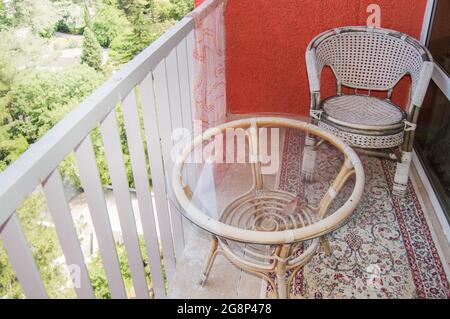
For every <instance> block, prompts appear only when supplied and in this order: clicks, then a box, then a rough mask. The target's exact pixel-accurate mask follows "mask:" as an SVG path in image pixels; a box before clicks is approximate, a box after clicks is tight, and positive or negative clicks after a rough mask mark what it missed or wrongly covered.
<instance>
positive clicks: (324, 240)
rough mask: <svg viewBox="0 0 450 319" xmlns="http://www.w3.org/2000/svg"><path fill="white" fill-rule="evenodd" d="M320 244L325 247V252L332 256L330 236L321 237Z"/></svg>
mask: <svg viewBox="0 0 450 319" xmlns="http://www.w3.org/2000/svg"><path fill="white" fill-rule="evenodd" d="M320 245H321V246H322V249H323V252H324V253H325V255H327V256H331V248H330V243H329V242H328V238H326V237H325V236H323V237H321V238H320Z"/></svg>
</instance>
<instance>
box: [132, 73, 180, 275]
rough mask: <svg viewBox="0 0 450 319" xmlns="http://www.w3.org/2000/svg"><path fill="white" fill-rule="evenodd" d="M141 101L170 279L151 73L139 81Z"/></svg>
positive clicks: (168, 235) (169, 240)
mask: <svg viewBox="0 0 450 319" xmlns="http://www.w3.org/2000/svg"><path fill="white" fill-rule="evenodd" d="M139 93H140V95H141V101H142V117H143V119H144V131H145V136H146V142H147V150H148V155H149V162H150V169H151V174H152V186H153V193H154V194H155V206H156V216H157V218H158V227H159V233H160V236H161V245H162V251H163V255H164V266H165V270H166V275H167V279H168V280H169V282H170V281H171V279H172V277H173V274H174V272H175V255H174V250H173V244H172V230H171V227H170V217H169V207H168V203H167V194H166V185H165V183H166V180H165V176H164V166H163V162H162V161H163V157H162V151H161V144H160V137H159V130H158V121H157V115H156V106H155V97H154V95H153V79H152V74H148V75H147V76H146V77H145V79H144V80H143V81H142V82H141V83H140V85H139Z"/></svg>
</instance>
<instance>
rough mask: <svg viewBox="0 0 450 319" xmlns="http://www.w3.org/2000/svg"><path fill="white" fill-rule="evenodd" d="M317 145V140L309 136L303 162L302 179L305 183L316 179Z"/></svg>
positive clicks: (307, 136)
mask: <svg viewBox="0 0 450 319" xmlns="http://www.w3.org/2000/svg"><path fill="white" fill-rule="evenodd" d="M315 145H316V139H315V138H314V137H313V136H312V135H310V134H307V135H306V140H305V149H304V153H303V162H302V178H303V179H304V180H305V181H312V180H313V177H314V167H315V164H316V157H317V150H316V147H315Z"/></svg>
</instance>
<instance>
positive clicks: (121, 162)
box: [0, 16, 450, 299]
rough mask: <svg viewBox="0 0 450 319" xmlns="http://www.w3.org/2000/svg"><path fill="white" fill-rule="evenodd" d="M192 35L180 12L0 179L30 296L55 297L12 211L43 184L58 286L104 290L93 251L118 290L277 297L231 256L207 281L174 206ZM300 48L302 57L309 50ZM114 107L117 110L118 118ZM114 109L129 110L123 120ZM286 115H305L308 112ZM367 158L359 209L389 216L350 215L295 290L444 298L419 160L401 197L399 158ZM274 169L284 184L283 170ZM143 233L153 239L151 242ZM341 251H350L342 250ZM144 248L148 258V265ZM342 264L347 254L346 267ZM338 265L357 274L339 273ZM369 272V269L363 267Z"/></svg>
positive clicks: (435, 226) (439, 248) (10, 244)
mask: <svg viewBox="0 0 450 319" xmlns="http://www.w3.org/2000/svg"><path fill="white" fill-rule="evenodd" d="M194 32H195V20H194V18H193V17H192V16H188V17H185V18H183V19H182V20H181V21H179V22H178V23H177V24H176V25H175V26H174V27H172V28H171V29H170V30H169V31H167V32H166V33H165V34H164V35H163V36H162V37H161V38H159V39H158V40H156V41H155V42H153V43H152V44H151V45H150V46H149V47H148V48H146V49H145V50H144V51H143V52H142V53H141V54H139V55H138V56H137V57H136V58H135V59H134V60H132V61H131V62H130V63H128V64H127V65H126V66H125V67H124V68H123V69H121V70H120V71H119V72H117V73H116V74H114V76H113V77H112V78H111V79H110V80H109V81H108V82H106V83H105V84H104V85H103V86H101V87H100V88H99V89H98V90H96V91H95V92H94V93H93V94H92V95H91V96H90V97H89V98H87V99H86V100H85V101H84V102H83V103H82V104H80V105H79V106H78V107H77V108H76V109H75V110H74V111H72V112H71V113H69V114H68V115H67V116H66V117H65V118H64V119H63V120H62V121H61V122H59V123H58V124H57V125H56V126H55V127H53V128H52V129H51V130H50V131H49V132H48V133H47V134H46V135H45V136H44V137H43V138H41V139H40V140H39V141H38V142H37V143H35V144H34V145H32V146H31V147H30V148H29V149H28V150H27V151H26V152H25V153H24V154H23V155H22V156H21V157H20V158H19V159H18V160H17V161H15V162H14V163H13V164H12V165H10V167H8V168H7V169H6V170H5V171H4V172H3V173H2V174H1V175H0V207H1V209H0V239H1V241H2V243H3V246H4V248H5V251H6V252H7V255H8V257H9V261H10V265H11V266H12V268H13V270H14V273H15V275H16V277H17V280H18V281H19V283H20V285H21V288H22V291H23V295H24V296H25V297H26V298H47V297H49V295H50V294H49V292H48V288H47V287H45V286H44V284H43V280H42V273H41V270H40V269H38V267H37V266H36V262H35V258H36V256H34V255H33V254H34V252H33V242H29V241H28V240H27V238H26V236H25V234H24V230H23V228H24V225H21V222H20V219H19V218H18V214H17V213H16V211H17V210H18V209H23V208H21V205H22V203H23V202H24V201H25V200H26V199H27V198H29V197H30V196H33V195H34V194H36V193H43V194H44V198H45V202H46V206H47V208H48V212H44V214H43V216H42V223H48V225H49V227H50V228H52V229H54V231H55V232H56V234H57V237H58V240H59V244H60V246H61V249H62V252H63V254H64V257H63V258H60V259H59V261H58V262H59V263H61V264H64V265H65V266H64V267H63V269H64V271H65V272H66V273H67V274H66V276H67V278H68V279H67V282H65V283H62V284H61V285H62V286H61V289H65V287H66V286H67V287H68V286H70V287H72V288H71V289H73V290H74V291H75V294H76V297H78V298H94V297H95V293H94V290H93V285H92V282H91V277H92V274H90V273H89V269H88V267H87V266H86V265H87V261H88V260H89V259H90V258H91V256H90V254H91V253H92V251H96V252H99V254H100V255H101V263H102V265H103V268H104V271H105V274H106V279H107V282H108V286H109V292H110V294H111V297H112V298H142V299H147V298H167V297H169V298H227V299H229V298H266V297H269V298H270V297H271V296H272V289H271V288H270V285H268V283H267V281H266V280H263V279H261V278H259V277H256V276H254V275H252V274H250V273H247V272H245V271H242V270H239V269H238V268H236V267H234V266H233V265H232V264H231V263H230V262H229V261H228V260H227V259H225V258H224V257H223V256H219V257H218V259H217V260H216V263H215V264H214V268H213V270H212V272H211V275H210V278H209V280H208V282H207V283H206V285H204V286H203V287H202V286H200V284H199V279H200V270H201V269H202V267H203V264H204V262H205V259H206V257H207V254H208V251H209V236H208V234H207V233H206V232H204V231H203V230H200V229H198V228H196V227H195V226H193V225H192V224H191V223H190V222H189V221H187V220H186V219H185V218H184V217H182V215H181V214H180V208H179V207H178V206H177V205H176V204H175V203H174V197H173V194H172V191H173V190H172V186H171V174H172V167H173V162H172V159H171V151H172V148H173V146H174V143H175V142H174V140H173V139H172V132H173V131H174V130H175V129H176V128H181V127H183V128H187V129H188V130H189V131H190V132H194V126H193V121H192V118H193V114H192V109H193V106H192V100H193V83H194V80H193V77H194V70H193V67H194V62H193V52H194V46H195V43H194V42H195V39H194V37H195V35H194ZM299 56H300V57H301V58H303V54H299ZM235 78H236V77H235ZM304 85H307V84H306V83H305V84H304ZM118 108H120V109H121V115H120V114H119V115H118V113H117V111H118ZM254 111H255V110H254V109H252V110H249V112H248V113H249V114H231V113H229V114H227V120H232V119H239V118H246V117H249V116H254V115H255V114H253V113H254ZM238 113H245V112H238ZM250 113H252V114H250ZM258 115H259V114H256V116H258ZM118 117H123V127H122V121H119V120H118ZM289 117H294V118H297V119H301V120H308V119H307V118H304V117H301V116H294V115H289ZM96 130H97V131H99V132H100V135H101V139H102V143H103V144H102V149H103V150H104V153H105V158H106V165H107V167H108V172H109V177H110V180H111V185H110V187H109V188H108V187H105V185H102V183H101V180H100V177H99V170H98V165H99V162H98V156H97V154H95V152H94V146H93V142H92V134H94V133H93V132H94V131H96ZM121 132H124V134H125V138H126V140H127V142H128V144H127V148H128V149H127V154H129V162H128V161H127V160H126V158H125V156H124V150H123V149H122V147H121V138H123V136H121ZM287 136H288V133H287V132H284V133H283V134H282V138H283V140H282V142H281V143H289V142H292V140H288V137H287ZM292 143H293V142H292ZM285 145H288V144H285ZM69 156H74V157H75V159H76V161H75V163H76V166H77V171H78V175H79V178H80V182H81V186H82V189H83V192H81V193H77V194H76V196H72V195H73V194H72V195H69V191H68V189H67V186H66V185H65V182H64V180H63V178H62V176H61V173H60V165H61V163H62V162H63V161H64V160H65V159H66V158H68V157H69ZM127 158H128V157H127ZM361 158H362V160H363V162H364V164H365V168H368V172H369V174H372V175H370V176H371V179H370V183H371V184H368V186H366V187H367V188H366V190H367V194H366V196H365V197H364V200H363V202H362V203H361V206H360V207H359V208H358V213H359V214H362V215H361V216H365V217H368V216H373V215H376V216H381V217H380V218H372V219H371V218H367V219H365V220H364V218H365V217H364V218H363V217H360V218H355V220H354V221H353V222H352V224H351V225H350V226H349V227H351V228H349V229H346V230H342V231H339V232H338V233H337V234H336V235H333V236H332V237H331V238H330V244H331V246H332V248H335V249H336V251H337V253H336V254H333V255H332V256H331V257H330V258H331V259H332V260H326V258H327V257H326V256H325V255H324V254H323V252H320V253H319V254H318V255H317V258H315V259H314V260H313V262H312V264H311V266H310V267H309V268H307V269H306V270H305V271H304V272H302V274H301V275H299V277H298V278H297V279H298V280H299V281H300V282H301V283H298V282H297V281H296V283H295V284H294V286H295V287H294V290H295V289H298V290H299V292H298V294H297V295H300V294H302V295H306V296H308V297H310V298H351V297H359V298H365V297H369V298H372V297H373V298H414V297H421V298H445V297H446V296H447V297H448V294H449V291H450V290H449V285H448V279H447V278H450V277H449V273H448V267H449V262H450V249H449V245H448V241H447V239H446V234H445V233H444V231H443V226H442V220H439V217H438V216H437V214H436V212H435V210H434V208H433V204H432V201H433V200H432V199H431V198H430V194H429V192H428V191H427V188H426V187H427V186H426V185H425V184H424V183H423V178H421V177H420V175H423V168H422V167H421V165H420V163H419V161H418V160H417V158H416V160H415V161H414V165H413V169H412V172H411V175H410V184H409V191H410V194H411V196H409V197H407V199H398V198H395V197H392V196H391V195H390V194H389V189H390V186H391V185H390V183H392V176H391V175H392V169H393V166H392V165H390V164H389V162H388V161H385V160H378V159H373V158H371V157H368V156H365V155H362V156H361ZM127 165H129V166H130V167H131V170H132V178H133V180H134V189H130V187H129V176H127ZM291 169H294V168H292V167H291ZM228 178H230V179H231V180H230V183H234V184H227V185H228V186H229V185H233V187H234V191H236V192H239V191H240V188H239V187H244V185H242V184H245V183H240V180H241V179H243V177H242V175H240V174H239V173H236V175H235V176H229V177H228ZM270 178H273V183H276V181H275V180H277V179H278V180H279V178H280V177H279V176H278V177H277V176H272V177H270ZM223 191H224V192H225V189H224V190H223ZM79 216H83V218H84V219H85V220H87V221H86V223H87V224H88V227H87V229H88V235H85V234H83V233H80V231H79V230H78V229H77V221H78V220H79V218H78V217H79ZM358 223H361V224H358ZM392 225H393V226H392ZM371 232H372V233H371ZM374 233H376V234H375V235H374ZM92 234H95V240H94V239H92V240H91V239H89V240H91V241H90V242H89V243H88V244H87V245H86V238H91V237H92V236H94V235H92ZM377 236H378V237H377ZM140 237H142V238H143V240H144V243H145V245H143V246H144V247H145V249H144V251H142V248H141V247H143V246H142V245H140V243H139V241H140ZM117 243H123V245H124V247H125V251H126V256H127V262H128V265H129V269H130V276H131V281H132V288H131V289H126V287H125V284H124V278H123V274H122V273H121V269H120V262H119V259H118V257H117ZM93 247H94V248H93ZM342 247H344V248H343V249H344V250H339V249H340V248H342ZM345 247H346V249H347V251H346V250H345ZM143 255H146V260H147V261H146V262H144V260H143ZM370 258H373V259H370ZM365 259H370V262H369V263H367V262H366V261H365ZM343 260H346V262H343V263H342V264H341V262H342V261H343ZM349 260H350V261H349ZM376 264H378V265H381V266H380V267H381V269H380V268H375V270H374V269H372V270H371V269H370V265H376ZM339 265H341V266H342V267H347V266H351V267H353V269H343V268H342V269H341V268H339ZM314 267H315V268H314ZM368 267H369V268H368ZM147 269H150V271H149V272H148V271H147ZM361 269H363V270H364V271H365V272H364V271H363V272H362V273H361ZM380 272H381V273H380ZM319 274H321V275H319ZM380 274H381V275H380ZM372 275H373V276H378V275H380V276H379V277H376V280H381V281H380V282H379V285H380V286H375V288H373V289H374V290H370V289H369V290H364V289H363V290H361V289H360V287H362V286H364V287H366V286H367V285H366V284H364V283H362V282H366V281H367V280H368V278H369V279H370V278H372V277H371V276H372ZM320 276H322V277H320ZM297 279H296V280H297ZM383 280H384V281H383ZM303 282H306V283H307V285H306V286H305V285H304V284H303ZM377 287H378V288H377ZM386 287H388V288H386ZM6 297H8V296H6Z"/></svg>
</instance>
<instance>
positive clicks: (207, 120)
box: [191, 0, 228, 189]
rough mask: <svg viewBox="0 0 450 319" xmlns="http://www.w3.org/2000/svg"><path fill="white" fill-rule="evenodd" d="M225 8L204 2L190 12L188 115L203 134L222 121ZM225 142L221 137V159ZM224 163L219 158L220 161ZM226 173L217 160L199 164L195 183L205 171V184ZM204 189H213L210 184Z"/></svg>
mask: <svg viewBox="0 0 450 319" xmlns="http://www.w3.org/2000/svg"><path fill="white" fill-rule="evenodd" d="M225 5H226V1H224V0H205V1H204V2H203V3H202V4H201V5H199V6H198V7H197V8H196V9H195V10H194V11H193V12H192V13H191V15H192V17H193V18H194V20H195V32H194V33H195V47H194V52H193V61H194V65H193V78H192V81H193V94H192V108H193V109H192V116H193V120H194V121H201V123H202V129H203V131H204V130H206V129H207V128H210V127H214V126H216V125H219V124H221V123H223V122H225V121H226V111H227V110H226V109H227V108H226V100H227V98H226V79H225V25H224V11H225ZM225 140H226V138H225V136H223V138H222V154H223V155H224V156H225V154H226V141H225ZM216 151H217V150H216ZM216 159H217V157H216ZM204 160H205V159H203V161H204ZM224 160H225V159H224V157H222V161H224ZM227 170H228V166H227V164H223V163H220V160H219V162H214V163H205V162H203V164H201V165H199V166H198V167H197V176H198V177H199V179H200V180H199V184H202V183H201V177H202V176H204V175H205V174H204V173H205V172H206V171H210V173H209V174H207V175H210V174H212V175H213V179H212V180H211V179H208V181H214V183H215V184H216V185H217V184H220V183H221V182H222V181H223V179H224V177H225V175H226V172H227ZM203 187H205V185H203ZM206 188H210V189H214V187H213V185H209V186H206Z"/></svg>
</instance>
